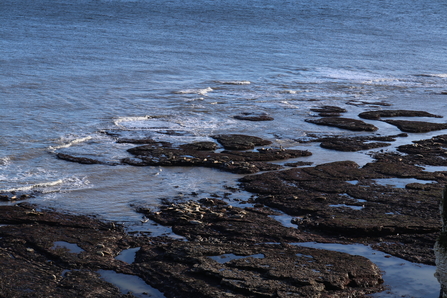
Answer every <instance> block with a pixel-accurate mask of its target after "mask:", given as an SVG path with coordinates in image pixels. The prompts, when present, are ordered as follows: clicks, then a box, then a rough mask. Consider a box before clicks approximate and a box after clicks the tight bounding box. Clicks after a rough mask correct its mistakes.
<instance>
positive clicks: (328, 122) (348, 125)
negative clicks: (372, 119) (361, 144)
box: [305, 117, 378, 131]
mask: <svg viewBox="0 0 447 298" xmlns="http://www.w3.org/2000/svg"><path fill="white" fill-rule="evenodd" d="M305 121H306V122H309V123H314V124H317V125H325V126H334V127H338V128H342V129H347V130H351V131H376V130H377V129H378V128H377V127H375V126H374V125H372V124H369V123H366V122H363V121H362V120H358V119H351V118H341V117H327V118H321V119H306V120H305Z"/></svg>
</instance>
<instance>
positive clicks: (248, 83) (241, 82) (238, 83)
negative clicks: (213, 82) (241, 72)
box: [219, 81, 251, 85]
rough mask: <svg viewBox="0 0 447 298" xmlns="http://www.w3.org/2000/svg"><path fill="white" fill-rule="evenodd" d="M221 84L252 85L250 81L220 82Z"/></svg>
mask: <svg viewBox="0 0 447 298" xmlns="http://www.w3.org/2000/svg"><path fill="white" fill-rule="evenodd" d="M219 83H220V84H225V85H250V84H251V82H250V81H219Z"/></svg>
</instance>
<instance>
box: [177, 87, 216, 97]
mask: <svg viewBox="0 0 447 298" xmlns="http://www.w3.org/2000/svg"><path fill="white" fill-rule="evenodd" d="M211 91H213V89H212V88H211V87H207V88H203V89H185V90H179V91H175V92H174V93H175V94H200V95H206V94H207V93H208V92H211Z"/></svg>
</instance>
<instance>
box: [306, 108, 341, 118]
mask: <svg viewBox="0 0 447 298" xmlns="http://www.w3.org/2000/svg"><path fill="white" fill-rule="evenodd" d="M310 110H311V111H312V112H317V113H318V115H320V116H321V117H338V116H340V115H341V114H342V113H346V109H343V108H340V107H337V106H322V107H319V108H313V109H310Z"/></svg>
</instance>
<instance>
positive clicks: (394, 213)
mask: <svg viewBox="0 0 447 298" xmlns="http://www.w3.org/2000/svg"><path fill="white" fill-rule="evenodd" d="M375 157H376V158H377V161H376V162H373V163H369V164H367V165H365V166H364V167H362V168H360V167H358V165H356V164H355V163H353V162H350V161H346V162H336V163H329V164H323V165H318V166H315V167H306V168H297V169H290V170H286V171H279V172H278V171H276V172H268V173H263V174H260V175H254V176H246V177H244V178H242V179H241V182H242V186H243V187H244V189H246V190H248V191H250V192H254V193H257V194H258V197H257V198H256V202H257V203H260V204H263V205H265V206H269V207H272V208H275V209H280V210H282V211H284V212H286V213H287V214H290V215H293V216H300V217H301V219H300V220H298V222H297V223H298V226H299V228H300V230H308V231H313V232H317V231H318V232H319V233H321V234H324V235H328V236H329V235H339V237H340V236H342V235H343V236H345V237H353V239H363V240H362V241H370V243H374V240H373V239H375V237H380V238H381V239H393V241H396V242H398V241H403V242H411V241H412V240H411V239H416V237H415V236H414V235H421V236H419V238H422V237H425V238H424V239H432V240H433V241H432V242H430V243H418V242H415V243H413V244H412V245H413V247H412V252H411V253H409V252H408V251H407V252H406V253H404V250H405V248H404V245H402V246H396V249H395V251H394V252H393V253H397V251H399V255H400V256H405V258H406V259H410V260H416V259H418V260H420V261H421V262H424V263H427V264H433V263H434V258H433V257H434V256H433V251H432V249H431V248H430V247H433V244H434V240H435V239H436V236H435V235H436V233H437V231H439V228H440V222H439V214H438V213H439V212H438V208H439V207H438V205H439V196H440V195H439V194H440V189H441V187H442V184H433V183H431V184H424V185H423V186H422V185H419V186H418V185H415V184H414V183H412V184H409V185H408V187H406V188H394V187H392V186H383V185H380V184H378V183H376V182H375V180H374V179H380V178H390V177H401V178H410V177H411V178H417V179H424V180H433V181H439V182H444V183H445V181H446V176H445V175H443V174H440V173H428V172H424V171H423V168H421V167H419V166H415V165H411V164H409V163H406V162H405V161H404V159H403V158H402V157H401V156H399V155H397V154H381V155H377V156H375ZM411 158H412V157H411V156H409V157H408V160H411ZM351 181H356V183H352V182H351ZM322 197H324V200H323V199H321V198H322ZM423 235H425V236H423ZM433 235H434V236H433ZM365 237H369V238H368V239H365ZM397 239H399V240H397ZM353 241H355V240H353ZM357 241H361V240H357ZM381 241H386V240H381ZM383 247H384V250H385V247H387V246H386V245H385V246H383ZM387 251H391V250H390V249H389V248H387Z"/></svg>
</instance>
